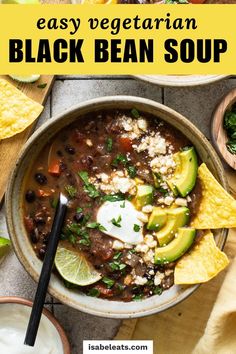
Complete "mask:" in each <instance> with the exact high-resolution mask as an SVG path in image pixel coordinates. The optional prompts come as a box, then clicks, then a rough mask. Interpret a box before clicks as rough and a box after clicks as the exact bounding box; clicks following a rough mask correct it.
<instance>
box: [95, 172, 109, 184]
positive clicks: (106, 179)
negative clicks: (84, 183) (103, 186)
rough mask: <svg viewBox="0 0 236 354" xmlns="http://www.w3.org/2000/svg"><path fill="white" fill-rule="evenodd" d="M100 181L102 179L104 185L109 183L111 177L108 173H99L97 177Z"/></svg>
mask: <svg viewBox="0 0 236 354" xmlns="http://www.w3.org/2000/svg"><path fill="white" fill-rule="evenodd" d="M96 177H97V178H98V179H100V180H101V181H102V182H103V183H108V182H109V176H108V175H107V174H106V173H99V174H97V175H96Z"/></svg>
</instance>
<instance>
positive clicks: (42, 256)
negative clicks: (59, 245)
mask: <svg viewBox="0 0 236 354" xmlns="http://www.w3.org/2000/svg"><path fill="white" fill-rule="evenodd" d="M45 253H46V245H42V247H41V248H40V249H39V257H40V258H41V259H43V258H44V256H45Z"/></svg>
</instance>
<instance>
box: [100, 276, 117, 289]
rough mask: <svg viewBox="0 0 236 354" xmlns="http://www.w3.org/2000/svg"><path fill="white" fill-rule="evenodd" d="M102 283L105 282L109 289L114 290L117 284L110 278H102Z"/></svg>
mask: <svg viewBox="0 0 236 354" xmlns="http://www.w3.org/2000/svg"><path fill="white" fill-rule="evenodd" d="M102 282H103V283H104V284H106V286H107V288H108V289H110V288H112V287H113V285H114V284H115V281H114V280H112V279H110V278H108V277H103V278H102Z"/></svg>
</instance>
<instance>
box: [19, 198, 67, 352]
mask: <svg viewBox="0 0 236 354" xmlns="http://www.w3.org/2000/svg"><path fill="white" fill-rule="evenodd" d="M67 203H68V199H67V198H66V197H65V196H64V195H63V194H62V193H60V195H59V201H58V205H57V209H56V213H55V217H54V220H53V225H52V230H51V234H50V237H49V242H48V245H47V250H46V254H45V258H44V262H43V266H42V270H41V274H40V277H39V282H38V287H37V290H36V294H35V298H34V303H33V306H32V310H31V315H30V319H29V323H28V327H27V331H26V336H25V341H24V344H25V345H29V346H31V347H33V346H34V343H35V340H36V336H37V332H38V327H39V323H40V319H41V315H42V311H43V305H44V302H45V297H46V294H47V289H48V284H49V281H50V277H51V272H52V267H53V263H54V258H55V255H56V251H57V246H58V242H59V237H60V234H61V229H62V225H63V222H64V219H65V215H66V210H67Z"/></svg>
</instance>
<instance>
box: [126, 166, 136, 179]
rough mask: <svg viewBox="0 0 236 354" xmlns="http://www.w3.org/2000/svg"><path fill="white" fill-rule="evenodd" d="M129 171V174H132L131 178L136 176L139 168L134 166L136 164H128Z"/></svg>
mask: <svg viewBox="0 0 236 354" xmlns="http://www.w3.org/2000/svg"><path fill="white" fill-rule="evenodd" d="M127 172H128V174H129V176H130V177H131V178H134V177H136V175H137V169H136V167H134V166H128V167H127Z"/></svg>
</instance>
